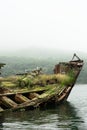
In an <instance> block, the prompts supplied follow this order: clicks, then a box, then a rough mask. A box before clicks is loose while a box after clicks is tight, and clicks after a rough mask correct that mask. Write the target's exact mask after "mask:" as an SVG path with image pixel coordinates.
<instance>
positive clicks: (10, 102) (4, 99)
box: [0, 96, 17, 108]
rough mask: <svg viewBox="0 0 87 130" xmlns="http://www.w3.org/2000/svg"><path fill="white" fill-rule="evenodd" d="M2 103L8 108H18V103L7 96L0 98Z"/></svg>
mask: <svg viewBox="0 0 87 130" xmlns="http://www.w3.org/2000/svg"><path fill="white" fill-rule="evenodd" d="M0 100H1V103H2V104H3V105H4V106H6V107H7V108H13V107H16V106H17V103H15V102H14V101H13V100H11V99H10V98H8V97H6V96H2V97H0Z"/></svg>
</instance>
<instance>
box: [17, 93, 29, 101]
mask: <svg viewBox="0 0 87 130" xmlns="http://www.w3.org/2000/svg"><path fill="white" fill-rule="evenodd" d="M15 101H16V102H18V103H23V102H27V101H30V100H29V99H28V98H27V97H25V96H23V95H22V94H16V95H15Z"/></svg>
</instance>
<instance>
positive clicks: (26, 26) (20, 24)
mask: <svg viewBox="0 0 87 130" xmlns="http://www.w3.org/2000/svg"><path fill="white" fill-rule="evenodd" d="M31 46H32V47H33V46H35V47H37V48H38V47H45V48H48V47H50V48H58V49H62V48H63V49H65V50H78V51H83V52H86V51H87V0H0V51H1V50H3V51H5V50H9V51H10V50H16V49H23V48H29V47H31Z"/></svg>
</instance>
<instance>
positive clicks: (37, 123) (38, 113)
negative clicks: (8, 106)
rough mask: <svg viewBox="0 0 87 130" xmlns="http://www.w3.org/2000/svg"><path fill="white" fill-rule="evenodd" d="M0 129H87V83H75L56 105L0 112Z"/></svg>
mask: <svg viewBox="0 0 87 130" xmlns="http://www.w3.org/2000/svg"><path fill="white" fill-rule="evenodd" d="M0 130H87V85H75V86H74V88H73V90H72V92H71V94H70V96H69V98H68V100H67V101H66V102H65V103H63V104H61V105H59V106H56V107H53V106H52V107H51V108H47V109H43V110H39V109H37V110H34V111H22V112H5V113H0Z"/></svg>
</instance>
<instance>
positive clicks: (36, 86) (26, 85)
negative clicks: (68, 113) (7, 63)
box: [0, 54, 83, 112]
mask: <svg viewBox="0 0 87 130" xmlns="http://www.w3.org/2000/svg"><path fill="white" fill-rule="evenodd" d="M74 57H76V58H77V59H76V60H74ZM3 66H4V64H1V67H3ZM82 66H83V60H81V59H80V58H79V57H77V56H76V54H74V56H73V59H72V60H71V61H69V62H61V63H59V64H57V65H55V68H54V70H53V71H54V74H50V75H47V74H42V73H41V69H38V70H35V71H32V72H31V73H28V72H27V73H24V74H17V75H15V76H10V77H6V78H3V77H1V78H0V112H3V111H6V110H11V111H16V110H22V109H23V110H31V109H32V110H33V109H35V108H38V107H39V108H43V107H46V106H48V105H51V106H52V105H56V104H60V103H62V102H64V101H66V100H67V98H68V96H69V94H70V92H71V90H72V88H73V86H74V84H75V82H76V79H77V77H78V75H79V73H80V71H81V69H82Z"/></svg>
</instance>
